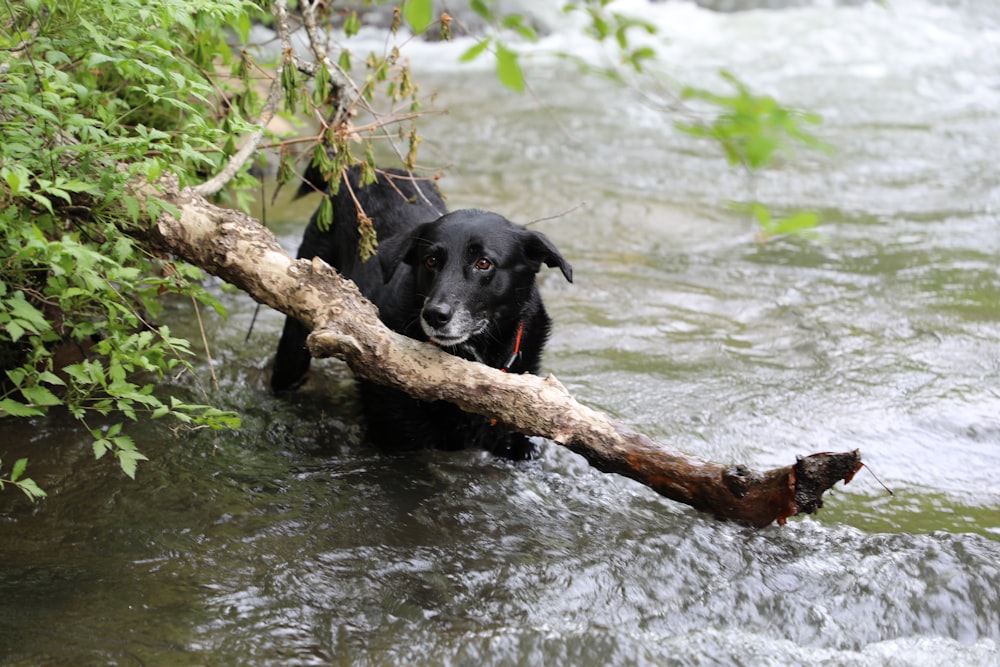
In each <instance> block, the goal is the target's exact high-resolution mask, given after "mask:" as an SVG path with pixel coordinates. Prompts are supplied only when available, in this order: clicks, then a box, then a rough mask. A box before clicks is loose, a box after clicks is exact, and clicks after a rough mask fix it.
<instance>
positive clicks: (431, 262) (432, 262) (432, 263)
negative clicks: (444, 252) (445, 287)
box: [424, 255, 438, 269]
mask: <svg viewBox="0 0 1000 667" xmlns="http://www.w3.org/2000/svg"><path fill="white" fill-rule="evenodd" d="M424 266H426V267H427V268H428V269H436V268H437V266H438V258H437V257H435V256H434V255H427V257H425V258H424Z"/></svg>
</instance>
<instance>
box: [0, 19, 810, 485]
mask: <svg viewBox="0 0 1000 667" xmlns="http://www.w3.org/2000/svg"><path fill="white" fill-rule="evenodd" d="M366 4H367V3H366ZM468 5H469V12H470V16H473V17H477V18H478V20H479V21H480V23H481V25H484V26H485V28H484V29H483V30H482V31H481V32H478V33H477V36H476V39H475V41H474V43H473V45H472V46H470V47H469V49H468V50H467V51H466V52H465V55H464V56H463V58H462V59H463V60H466V61H471V60H475V59H478V58H484V57H493V58H495V62H496V74H497V77H498V78H499V80H500V81H501V82H502V83H504V84H505V85H506V86H507V87H509V88H511V89H513V90H517V91H523V90H525V89H526V88H527V87H528V85H527V84H528V82H529V79H527V78H526V74H525V71H524V68H523V67H522V63H521V61H520V56H519V55H518V51H517V49H516V46H515V44H516V41H517V40H533V39H536V38H537V31H536V29H535V28H534V27H532V24H531V22H530V21H528V20H527V19H526V17H523V16H521V15H503V14H501V13H499V12H498V11H497V10H496V8H495V7H494V6H493V5H492V4H490V3H486V2H481V1H479V0H472V1H471V2H470V3H468ZM364 9H365V7H364V6H360V7H359V6H356V5H355V6H347V7H341V6H340V4H339V3H308V2H302V3H299V4H298V7H296V8H292V9H289V8H288V7H286V4H285V2H283V1H282V0H278V1H276V2H274V3H272V4H269V5H268V6H267V7H261V6H258V5H257V4H255V3H252V2H249V1H246V0H211V1H208V0H158V1H157V2H144V1H142V2H141V1H139V0H115V1H114V2H108V3H91V2H59V3H56V2H47V1H45V0H25V2H23V3H17V4H11V3H6V4H5V5H4V6H3V10H4V11H3V13H4V14H5V15H4V16H3V17H2V19H0V25H2V33H0V49H2V50H0V127H2V134H3V141H2V143H0V258H2V261H0V368H2V370H3V372H4V375H3V377H2V378H0V381H2V384H0V415H2V416H3V417H4V418H11V419H18V418H21V419H38V418H43V417H44V415H45V414H46V413H47V412H48V411H49V410H55V409H58V410H67V411H69V412H70V413H71V414H72V415H73V416H74V417H75V418H76V419H78V420H79V422H80V424H81V426H82V427H83V428H85V429H87V430H88V431H89V432H90V434H91V435H92V438H93V449H94V454H95V455H96V456H97V457H99V458H100V457H104V456H108V457H110V458H114V459H115V460H116V461H117V462H118V464H119V465H120V466H121V469H122V470H123V471H124V472H125V473H126V474H127V475H129V476H133V477H134V476H135V474H136V470H137V464H138V463H139V462H140V461H142V460H145V459H146V456H145V455H144V454H143V453H142V452H141V451H140V449H141V443H135V442H134V441H133V440H132V438H131V437H130V436H129V434H128V424H129V423H130V422H134V421H136V420H140V419H171V420H173V421H174V422H175V423H176V424H177V427H178V429H205V428H208V429H224V428H237V427H238V426H239V423H240V421H239V415H237V414H235V413H233V412H230V411H224V410H220V409H218V408H216V407H213V401H212V398H211V395H212V381H211V378H210V377H209V378H197V379H196V384H197V386H198V387H200V394H201V398H200V400H190V399H189V398H184V397H182V396H178V395H170V394H169V393H165V392H163V391H161V390H159V389H158V382H159V381H162V380H163V379H165V378H168V377H175V376H177V375H178V374H183V373H193V371H194V364H193V358H194V354H195V353H194V351H193V345H192V343H191V342H190V341H188V340H185V339H182V338H179V337H177V336H175V335H173V333H172V332H171V329H170V326H169V322H168V321H164V319H163V318H162V317H161V314H162V303H163V300H164V299H165V298H167V297H168V296H173V297H180V298H183V299H185V300H188V301H190V303H191V307H192V308H194V309H195V310H196V311H197V310H198V309H201V308H210V309H214V310H216V311H219V312H221V310H222V308H221V306H220V304H219V303H218V302H217V300H215V299H214V298H213V297H212V296H211V294H210V293H209V292H208V291H206V290H205V289H204V288H203V286H202V285H203V281H204V279H205V274H204V272H203V271H202V269H201V268H199V267H198V266H194V265H192V264H189V263H186V262H184V261H181V260H180V259H179V258H178V257H177V256H176V255H174V254H172V253H170V252H168V251H167V250H165V249H164V247H163V246H162V244H157V243H156V242H155V241H151V238H152V237H154V236H155V234H156V232H155V224H156V223H157V221H159V220H161V219H162V216H164V214H165V215H166V216H167V217H177V216H180V215H181V211H180V210H179V209H178V208H177V207H176V205H175V204H172V203H171V201H170V198H169V197H166V198H162V197H156V196H148V197H147V196H145V195H144V194H143V193H148V192H149V191H150V188H151V187H156V186H159V185H162V184H163V183H164V182H166V181H167V180H169V181H170V182H171V183H173V184H175V187H176V188H178V189H183V188H193V191H194V192H196V193H197V194H198V195H199V196H205V197H209V198H211V200H212V201H213V202H214V203H216V204H223V205H226V206H231V207H235V208H241V207H245V206H246V204H247V202H248V201H249V200H250V198H251V197H253V196H254V194H255V193H256V192H257V187H258V178H257V177H256V176H254V175H252V174H253V173H260V172H259V171H257V172H254V168H255V167H256V168H260V167H261V163H260V162H259V161H258V159H257V157H256V156H257V155H258V151H259V150H260V148H261V146H262V145H267V146H269V147H270V148H271V149H272V152H273V153H274V154H275V155H276V156H277V158H276V163H277V178H278V180H279V182H281V183H298V182H299V181H300V180H301V176H302V173H303V171H304V170H305V169H306V168H308V167H311V168H312V169H315V170H317V171H318V173H320V174H321V175H322V176H323V177H324V178H326V179H331V178H333V177H335V175H336V174H338V173H339V172H340V171H341V170H342V169H343V168H345V167H347V166H348V165H350V164H353V163H356V162H361V163H362V164H363V165H364V168H365V169H366V170H367V171H368V173H374V170H375V169H376V168H377V165H376V163H375V157H374V156H375V153H376V150H375V147H376V145H377V144H381V146H380V147H379V150H380V151H382V152H389V153H390V154H394V155H395V157H396V158H397V160H398V162H400V163H401V164H403V165H405V166H407V167H408V168H411V169H415V168H418V167H419V162H418V149H419V145H420V135H419V132H418V129H419V118H420V115H421V114H422V113H424V112H425V111H427V109H428V108H429V106H430V103H431V100H430V98H431V96H430V95H429V94H428V93H426V92H425V91H423V90H421V88H420V86H419V82H418V80H417V77H416V76H415V74H414V73H413V72H412V71H411V70H410V69H409V67H408V65H407V62H406V60H405V58H403V57H402V56H401V53H400V50H399V48H398V47H396V46H394V45H390V46H389V47H388V48H387V49H386V51H385V52H384V53H354V52H352V51H351V50H350V49H349V48H343V47H342V46H340V44H342V43H343V41H344V40H347V39H349V38H350V37H351V36H353V35H354V34H356V33H357V32H358V31H359V30H360V28H361V25H362V23H361V18H360V16H361V14H362V12H363V11H364ZM389 9H390V11H389V15H390V16H391V17H392V18H391V26H390V27H389V31H390V32H391V33H393V34H403V33H406V32H407V31H409V30H412V32H413V33H414V34H415V35H416V36H415V37H412V38H407V39H417V38H420V37H419V36H420V35H429V34H432V33H433V35H434V36H435V38H443V39H448V38H450V37H453V36H454V35H455V34H456V33H458V32H459V30H464V28H463V26H462V21H461V20H460V19H456V18H455V17H452V16H449V15H448V14H440V15H435V14H434V12H433V8H432V5H431V2H430V0H409V1H408V2H405V3H401V4H399V5H398V6H391V5H390V6H389ZM567 12H568V13H569V14H573V15H583V16H584V17H585V19H586V20H585V21H584V23H583V24H582V25H583V28H582V29H583V30H585V31H587V32H588V33H589V34H591V35H592V36H593V37H594V38H595V39H596V40H597V41H598V42H601V43H604V44H607V45H608V47H609V53H611V54H613V55H612V57H611V59H610V60H609V62H608V63H606V64H604V65H601V66H599V67H595V66H594V65H593V64H592V63H586V64H585V66H586V67H588V68H591V69H594V70H595V71H599V72H600V73H601V74H602V75H606V76H610V77H612V78H617V79H619V80H621V82H622V83H623V85H630V82H631V81H634V79H633V77H636V76H647V75H649V73H650V70H649V65H650V63H651V62H653V61H654V60H655V58H656V55H657V54H656V51H655V48H654V46H652V45H651V44H650V43H649V42H647V41H644V36H646V37H648V36H649V35H650V34H651V32H652V31H653V30H654V29H653V27H652V26H651V25H649V24H648V23H645V22H643V21H641V20H640V19H636V18H634V17H628V16H624V15H621V14H616V13H614V12H613V11H611V10H610V9H609V8H608V7H607V3H606V2H602V1H596V0H595V1H578V2H569V3H567ZM265 18H267V20H268V21H270V22H271V24H272V25H273V26H274V27H275V30H276V34H275V36H274V44H275V45H277V48H270V49H264V48H261V49H256V48H251V46H252V45H251V44H250V34H251V29H252V28H253V26H254V24H255V23H256V22H257V21H260V20H263V19H265ZM331 25H335V26H336V28H335V30H334V33H332V34H333V35H334V36H335V38H334V43H332V44H331V43H329V42H328V40H327V39H326V37H325V34H326V30H327V29H328V28H329V26H331ZM293 31H294V32H295V33H296V34H294V35H293V34H292V33H293ZM321 33H322V34H321ZM301 35H305V37H304V38H301V39H300V36H301ZM401 41H402V43H403V46H404V47H405V41H406V39H403V40H401ZM293 44H307V45H308V50H304V49H298V48H296V47H295V46H293ZM258 46H259V45H258ZM269 54H270V55H269ZM722 80H723V81H725V82H728V84H729V85H730V86H731V88H732V90H735V93H732V92H731V91H730V92H729V93H726V92H724V91H723V92H719V91H715V92H713V91H709V90H706V89H702V88H696V87H690V86H681V87H679V88H677V89H676V90H675V91H674V93H672V95H673V96H674V97H673V99H672V102H671V106H670V109H668V112H674V113H676V116H675V118H674V119H675V121H676V122H677V123H678V126H679V127H681V128H682V129H684V130H685V131H686V132H688V133H690V134H693V135H696V136H700V137H704V138H707V139H710V140H712V141H714V142H716V143H717V144H718V145H719V146H720V147H721V149H722V153H723V155H724V156H725V158H726V160H727V161H728V163H729V165H732V166H735V167H737V168H741V169H744V170H746V172H747V173H748V174H753V173H756V172H757V171H758V170H760V169H763V168H766V167H768V166H769V165H770V164H772V163H773V162H774V161H775V160H778V159H781V157H782V156H783V155H787V154H788V152H789V150H790V148H791V147H792V146H794V145H804V146H806V147H809V148H819V147H821V146H822V144H821V142H820V141H819V140H818V139H816V138H815V137H814V136H813V135H812V134H811V133H810V132H809V131H808V130H807V127H808V126H809V125H813V124H814V123H815V122H816V121H817V120H818V119H817V118H815V117H814V116H812V115H809V114H805V113H801V112H798V111H796V110H792V109H788V108H786V107H784V106H782V105H780V104H779V103H778V102H776V101H775V100H774V99H772V98H770V97H768V96H761V95H756V94H754V93H753V92H751V91H750V90H749V89H748V88H747V87H746V86H745V85H743V84H742V83H741V82H739V81H738V80H736V79H735V78H734V77H732V76H731V75H724V76H723V78H722ZM276 115H284V116H286V117H288V118H289V119H303V118H307V119H309V121H310V122H311V123H314V124H315V125H316V126H317V127H318V130H317V131H316V132H314V133H312V134H309V133H307V136H304V137H287V136H277V135H274V134H270V133H268V132H267V130H266V129H265V128H266V127H267V125H268V123H269V121H270V120H271V119H272V118H274V117H275V116H276ZM386 146H387V147H388V148H385V147H386ZM303 156H305V157H303ZM724 168H726V165H725V164H724V163H721V162H720V169H724ZM334 180H336V179H334ZM324 201H325V202H326V203H328V201H329V200H324ZM744 205H745V206H746V210H748V211H749V212H750V213H752V215H754V216H755V217H756V219H757V220H758V221H759V222H760V224H761V229H762V231H763V232H765V233H767V234H781V233H788V232H792V231H795V230H798V229H802V228H807V227H810V226H812V225H814V224H815V222H816V220H815V218H814V217H813V216H811V214H798V213H796V214H792V215H790V216H785V217H782V216H778V215H774V214H772V213H771V212H770V209H768V208H767V207H766V206H765V205H764V204H762V203H760V202H756V201H754V200H753V198H752V197H751V200H750V201H749V202H746V203H745V204H744ZM320 211H321V218H322V217H323V216H324V215H328V214H329V207H328V206H327V205H326V204H324V205H321V207H320ZM361 231H362V234H363V236H364V238H366V239H367V248H368V250H369V251H370V252H374V251H375V249H376V247H377V239H375V238H374V236H373V235H372V234H371V232H370V228H367V229H365V228H363V229H362V230H361ZM203 343H204V345H205V347H206V348H208V347H209V342H208V341H203ZM0 454H2V452H0ZM26 468H27V461H26V460H25V459H18V460H17V461H16V462H13V465H12V467H11V468H10V469H9V470H10V472H9V474H6V475H2V476H0V487H2V486H3V485H4V484H7V485H14V486H15V487H18V488H20V489H21V490H22V491H23V492H24V493H25V494H27V495H28V496H29V497H31V498H33V499H34V498H39V497H41V496H42V495H44V491H43V490H42V488H40V486H39V485H38V484H36V483H35V481H34V480H32V479H31V478H30V477H28V476H27V475H26Z"/></svg>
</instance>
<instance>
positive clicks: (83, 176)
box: [0, 0, 256, 497]
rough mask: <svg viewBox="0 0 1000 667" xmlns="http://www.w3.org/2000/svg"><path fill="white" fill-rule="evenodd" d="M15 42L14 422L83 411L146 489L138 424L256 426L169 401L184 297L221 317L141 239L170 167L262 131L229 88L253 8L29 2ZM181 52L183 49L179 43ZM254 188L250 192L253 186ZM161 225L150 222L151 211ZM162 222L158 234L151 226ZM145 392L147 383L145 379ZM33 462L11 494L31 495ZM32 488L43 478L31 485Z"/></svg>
mask: <svg viewBox="0 0 1000 667" xmlns="http://www.w3.org/2000/svg"><path fill="white" fill-rule="evenodd" d="M5 7H6V8H7V10H8V12H9V16H8V17H6V18H5V19H4V21H3V28H2V30H3V32H2V33H0V128H2V135H3V141H2V142H0V370H2V371H3V374H4V375H3V377H2V380H3V383H2V385H0V416H4V415H6V416H13V417H33V416H40V415H43V414H45V413H46V412H47V411H48V410H50V409H52V408H55V407H57V406H62V407H65V408H66V409H68V410H69V411H70V413H72V415H73V416H74V417H76V418H77V419H79V420H80V421H81V422H83V423H84V424H85V425H87V428H88V429H90V431H91V432H92V434H93V436H94V450H95V453H96V454H97V455H98V456H101V455H103V454H105V453H111V454H113V455H114V456H115V457H116V458H117V460H118V462H119V464H120V465H121V468H122V470H123V471H125V473H127V474H128V475H130V476H134V474H135V470H136V462H137V461H139V460H142V459H144V458H145V457H144V456H143V455H142V454H141V453H139V452H138V451H137V449H136V447H135V445H134V443H132V441H131V439H130V438H128V436H127V435H124V433H123V432H122V426H121V423H114V424H111V425H110V426H108V425H105V427H104V428H99V427H98V426H97V425H96V422H95V423H94V424H91V422H93V421H94V420H95V416H100V417H101V418H102V419H101V420H100V421H101V422H103V421H104V419H103V418H104V417H108V416H110V415H115V416H119V417H124V418H125V419H128V420H133V421H134V420H136V419H139V418H140V416H142V415H146V416H149V417H151V418H160V417H167V416H171V417H173V418H174V419H179V420H180V421H181V422H183V423H187V424H191V425H193V426H207V427H211V428H224V427H235V426H237V425H238V424H239V420H238V418H237V417H236V416H235V415H233V414H231V413H225V412H222V411H219V410H216V409H214V408H210V407H207V406H198V405H190V404H187V403H185V402H182V401H179V400H177V399H175V398H166V399H164V398H161V397H160V396H158V395H157V394H156V393H154V383H155V381H156V380H158V379H162V378H163V376H164V375H165V374H166V373H168V372H175V371H176V370H179V367H187V368H190V361H189V359H190V355H191V351H190V348H189V344H188V342H187V341H185V340H181V339H178V338H176V337H174V336H173V335H171V333H170V330H169V329H168V328H167V327H166V326H160V325H157V324H156V323H155V322H156V316H157V314H158V313H159V311H160V299H161V298H162V297H163V295H164V294H167V293H177V294H184V295H189V296H190V297H193V298H194V299H196V300H197V301H199V302H201V303H203V304H207V305H209V306H211V307H213V308H215V309H217V310H220V311H221V306H220V305H219V304H218V303H217V301H216V300H215V299H214V298H212V297H211V296H210V295H209V294H208V293H207V292H205V291H204V290H203V289H202V288H201V287H200V282H201V280H202V274H201V272H200V271H199V270H198V269H196V268H194V267H190V266H186V265H183V264H179V263H173V262H170V261H169V260H167V259H166V258H157V257H152V256H150V255H149V254H148V252H147V251H145V250H143V248H142V246H141V244H140V243H139V242H138V241H139V239H141V237H142V235H143V234H144V233H145V232H146V231H147V230H146V229H144V228H143V225H144V224H148V220H149V219H150V218H152V219H155V217H156V215H157V214H158V213H159V211H158V210H143V209H142V206H144V205H145V204H141V203H140V202H139V201H137V200H136V199H135V198H134V197H132V196H130V195H129V191H128V188H127V185H128V183H129V182H130V181H131V180H132V179H134V178H143V179H148V180H149V181H150V182H153V181H155V180H156V179H157V178H158V177H159V175H160V174H161V173H162V172H163V171H164V170H165V169H167V168H169V169H170V170H171V171H172V172H173V173H175V174H177V175H178V177H179V178H180V179H181V182H182V183H192V182H197V181H199V180H201V179H202V178H203V177H204V175H205V174H207V173H211V172H213V171H215V170H216V169H217V168H218V165H219V164H220V163H221V162H222V160H223V159H224V157H225V149H226V146H227V142H229V141H231V137H232V136H233V135H234V134H239V133H240V132H242V131H244V130H246V129H247V128H250V127H251V125H250V124H249V123H248V122H247V121H246V120H245V119H244V118H243V117H242V116H241V111H240V109H241V106H242V105H241V104H239V103H238V101H239V97H240V96H248V95H252V91H251V90H249V89H236V90H233V89H230V88H229V87H228V85H227V84H226V83H225V79H224V78H223V77H221V76H219V72H220V71H221V68H223V67H226V66H227V64H228V63H229V61H230V59H231V49H230V47H229V45H228V44H226V42H225V40H224V39H223V36H224V35H225V31H224V28H225V27H226V26H232V27H233V28H234V29H237V30H244V31H245V29H246V27H247V25H248V24H247V20H248V18H247V17H248V16H249V15H250V13H251V12H254V11H256V7H255V6H254V5H252V4H251V3H249V2H245V1H243V0H157V1H155V2H149V1H147V0H114V1H111V2H99V3H98V2H90V1H89V0H67V1H63V0H59V1H55V0H51V1H47V0H24V1H23V2H20V3H13V4H11V3H7V4H6V5H5ZM179 45H180V46H179ZM248 182H249V181H243V182H242V183H239V182H238V183H237V191H238V188H239V186H240V185H246V184H247V183H248ZM147 214H148V215H147ZM143 220H145V221H146V222H142V221H143ZM139 378H142V379H139ZM24 465H25V464H24V463H22V461H21V460H19V461H18V462H17V463H16V464H15V466H14V469H13V472H12V474H11V475H10V477H8V478H7V481H8V482H9V483H14V484H17V485H19V486H20V488H22V489H23V490H25V492H26V493H28V495H29V496H32V497H37V496H38V495H39V494H38V491H30V492H29V490H30V489H31V488H32V487H31V486H25V480H26V478H24V477H23V473H24ZM27 481H29V482H30V480H27Z"/></svg>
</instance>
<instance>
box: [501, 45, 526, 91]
mask: <svg viewBox="0 0 1000 667" xmlns="http://www.w3.org/2000/svg"><path fill="white" fill-rule="evenodd" d="M497 77H498V78H499V79H500V83H502V84H503V85H505V86H507V87H508V88H510V89H511V90H515V91H517V92H519V93H523V92H524V72H523V71H521V64H520V62H518V56H517V54H516V53H514V52H513V51H511V50H510V49H508V48H507V47H506V46H504V45H503V44H500V43H497Z"/></svg>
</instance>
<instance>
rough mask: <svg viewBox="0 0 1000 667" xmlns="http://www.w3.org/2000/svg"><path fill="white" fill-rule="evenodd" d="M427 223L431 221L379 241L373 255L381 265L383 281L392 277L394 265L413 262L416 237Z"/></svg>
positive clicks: (394, 271) (387, 280)
mask: <svg viewBox="0 0 1000 667" xmlns="http://www.w3.org/2000/svg"><path fill="white" fill-rule="evenodd" d="M429 224H431V223H429V222H427V223H424V224H422V225H418V226H417V227H415V228H413V229H412V230H410V231H408V232H402V233H400V234H396V235H394V236H390V237H389V238H387V239H385V240H384V241H379V244H378V250H377V252H376V253H375V256H376V257H377V258H378V262H379V265H380V266H381V267H382V279H383V280H384V281H385V282H389V280H391V279H392V276H393V274H394V273H396V267H397V266H399V265H400V264H402V263H406V264H411V265H412V264H413V262H414V261H415V258H416V251H417V239H419V238H420V237H421V236H422V235H423V233H424V230H425V229H426V228H427V226H428V225H429Z"/></svg>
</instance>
